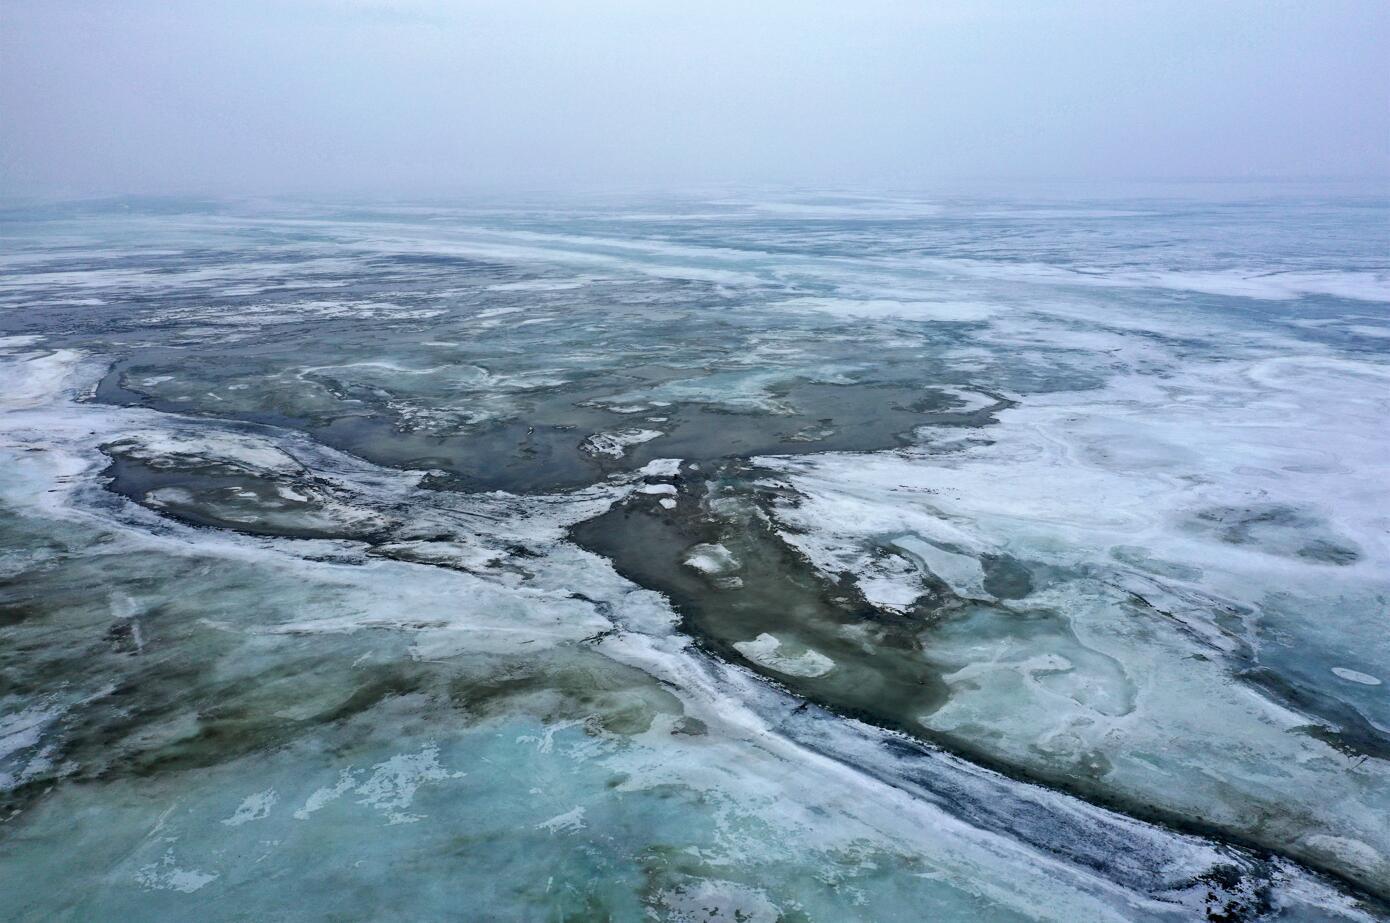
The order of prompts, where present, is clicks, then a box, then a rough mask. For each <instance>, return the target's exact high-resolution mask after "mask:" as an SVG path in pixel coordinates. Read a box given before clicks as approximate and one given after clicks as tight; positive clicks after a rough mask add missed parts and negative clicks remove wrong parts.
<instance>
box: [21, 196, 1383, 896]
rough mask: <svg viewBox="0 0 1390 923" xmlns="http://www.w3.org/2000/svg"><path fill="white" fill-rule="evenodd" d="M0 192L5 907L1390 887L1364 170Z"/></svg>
mask: <svg viewBox="0 0 1390 923" xmlns="http://www.w3.org/2000/svg"><path fill="white" fill-rule="evenodd" d="M0 219H3V221H0V235H3V242H4V246H3V248H0V385H2V387H0V463H3V465H4V470H5V472H6V476H5V477H4V478H0V535H2V536H3V538H0V895H3V896H4V898H3V903H4V906H5V910H4V911H3V913H0V915H3V916H5V917H6V919H16V920H36V921H37V920H45V921H47V920H58V919H70V920H105V919H132V920H188V919H201V920H209V921H212V920H242V919H324V920H331V919H359V918H374V919H450V918H454V919H497V920H561V919H565V920H580V919H583V920H624V921H625V920H634V921H635V920H647V919H661V920H678V921H696V920H699V921H723V920H728V921H733V920H740V921H757V923H772V921H777V920H784V921H830V923H840V921H847V920H870V921H880V920H902V921H920V920H1058V921H1075V920H1175V921H1176V920H1191V919H1210V920H1265V919H1269V920H1281V919H1282V920H1328V919H1347V920H1371V919H1380V918H1384V916H1385V915H1386V913H1387V908H1388V907H1390V904H1388V903H1387V902H1388V901H1390V614H1387V613H1388V612H1390V609H1388V605H1390V476H1387V474H1388V473H1390V257H1388V256H1387V255H1390V202H1387V201H1386V200H1385V199H1383V198H1374V197H1368V196H1355V195H1348V194H1344V193H1335V192H1329V191H1327V190H1299V191H1291V190H1289V189H1283V190H1276V191H1273V192H1271V191H1268V190H1266V191H1262V192H1257V191H1256V190H1254V189H1252V188H1232V187H1218V186H1211V187H1205V188H1201V189H1192V190H1177V191H1176V192H1175V191H1174V190H1167V191H1166V192H1165V194H1164V195H1163V196H1161V197H1160V196H1156V195H1153V194H1147V193H1145V192H1143V191H1133V192H1129V193H1125V194H1120V193H1114V194H1109V195H1105V196H1101V195H1092V194H1087V193H1084V192H1083V191H1078V190H1069V191H1066V192H1062V193H1058V192H1055V191H1044V190H1039V191H1036V192H1034V193H1030V194H1028V195H1020V194H1016V193H1015V194H1009V195H1004V194H998V195H992V196H985V195H972V196H965V195H961V196H931V197H926V196H866V195H846V194H835V195H831V194H819V195H811V194H795V195H793V194H790V193H781V194H771V193H758V194H753V193H740V194H738V195H729V196H721V197H711V196H706V197H697V196H689V197H681V198H678V197H668V198H646V199H641V198H630V199H591V200H573V201H569V202H564V203H558V204H557V203H555V202H539V201H537V202H531V203H528V202H525V201H515V200H514V201H506V202H502V201H498V202H472V203H470V204H468V205H459V206H430V207H425V206H382V205H330V204H323V203H305V202H200V201H174V200H136V199H130V200H119V201H103V202H75V203H51V204H43V205H34V206H26V207H16V206H11V207H9V208H7V209H5V210H4V211H3V213H2V214H0ZM286 908H295V909H294V910H292V911H289V910H287V909H286Z"/></svg>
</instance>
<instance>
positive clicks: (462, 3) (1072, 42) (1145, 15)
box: [0, 0, 1390, 195]
mask: <svg viewBox="0 0 1390 923" xmlns="http://www.w3.org/2000/svg"><path fill="white" fill-rule="evenodd" d="M1318 177H1334V178H1350V179H1366V180H1368V181H1370V182H1372V183H1373V184H1376V183H1381V182H1382V181H1383V180H1384V179H1385V178H1386V177H1390V0H1316V2H1281V0H1151V2H1131V0H1009V2H1004V0H974V2H965V0H937V2H932V0H917V2H899V0H843V2H835V3H832V2H823V0H798V2H793V0H765V2H756V0H742V2H725V0H698V2H683V3H676V2H664V0H646V2H639V0H565V2H559V0H535V2H532V0H477V2H472V0H458V2H444V0H274V2H263V0H202V2H183V0H0V195H28V194H41V193H59V194H81V193H218V192H229V193H262V194H271V193H305V192H335V193H343V192H349V193H354V192H355V193H409V194H429V193H432V192H445V191H466V190H473V189H510V188H524V189H546V188H604V187H614V188H632V187H657V188H682V187H691V186H695V185H700V184H716V183H748V184H759V183H774V184H793V185H834V186H843V187H848V186H875V185H878V186H883V187H892V188H905V187H931V186H935V185H939V184H941V183H943V182H950V181H952V180H958V179H1001V180H1012V179H1022V180H1027V179H1049V180H1052V179H1059V180H1128V179H1158V180H1165V179H1208V178H1213V179H1215V178H1222V179H1255V178H1258V179H1284V178H1289V179H1292V178H1318Z"/></svg>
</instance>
